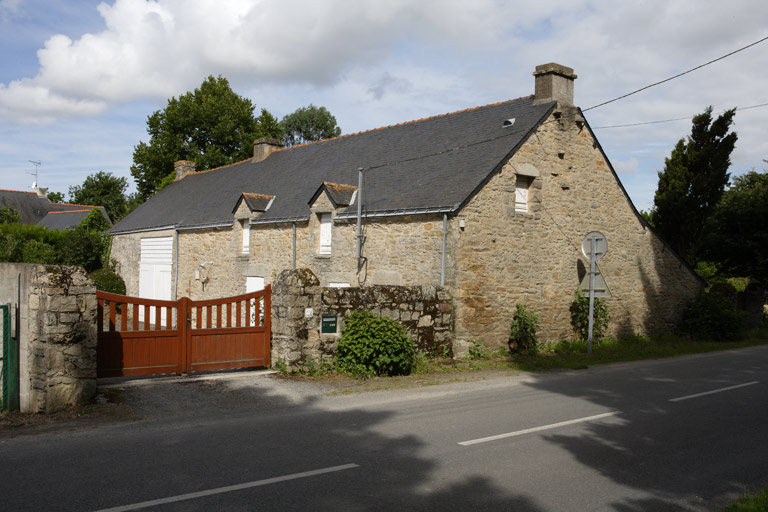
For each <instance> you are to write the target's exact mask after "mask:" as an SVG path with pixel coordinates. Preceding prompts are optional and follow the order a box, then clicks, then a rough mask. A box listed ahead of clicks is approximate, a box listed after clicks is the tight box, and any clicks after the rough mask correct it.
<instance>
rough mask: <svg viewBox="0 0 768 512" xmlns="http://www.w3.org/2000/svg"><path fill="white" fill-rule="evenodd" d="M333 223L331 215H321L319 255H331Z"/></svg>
mask: <svg viewBox="0 0 768 512" xmlns="http://www.w3.org/2000/svg"><path fill="white" fill-rule="evenodd" d="M332 221H333V219H332V216H331V214H330V213H321V214H320V249H319V250H318V254H326V255H327V254H331V236H332V231H331V227H332V226H333V222H332Z"/></svg>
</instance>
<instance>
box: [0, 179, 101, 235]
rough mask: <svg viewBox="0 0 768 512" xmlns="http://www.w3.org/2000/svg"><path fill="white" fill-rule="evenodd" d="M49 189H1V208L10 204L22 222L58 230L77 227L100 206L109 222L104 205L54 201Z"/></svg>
mask: <svg viewBox="0 0 768 512" xmlns="http://www.w3.org/2000/svg"><path fill="white" fill-rule="evenodd" d="M47 191H48V189H46V188H37V189H36V190H35V192H23V191H20V190H0V208H5V207H6V206H10V207H12V208H13V209H14V210H16V211H17V212H19V215H21V223H22V224H37V225H39V226H45V227H46V228H49V229H56V230H63V229H69V228H74V227H76V226H77V225H78V224H80V223H81V222H82V221H83V219H85V217H86V216H87V215H88V214H89V213H91V210H93V209H94V208H99V209H100V210H101V213H102V215H104V218H106V219H107V222H109V217H108V216H107V213H106V211H105V210H104V207H102V206H86V205H82V204H66V203H52V202H50V201H49V200H48V198H47V197H46V195H45V194H46V192H47ZM110 224H111V222H110Z"/></svg>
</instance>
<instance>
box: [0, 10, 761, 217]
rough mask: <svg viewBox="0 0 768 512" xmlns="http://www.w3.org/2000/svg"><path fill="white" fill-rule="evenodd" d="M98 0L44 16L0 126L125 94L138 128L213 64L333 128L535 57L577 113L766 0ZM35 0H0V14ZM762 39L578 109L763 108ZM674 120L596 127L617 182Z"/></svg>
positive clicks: (733, 29)
mask: <svg viewBox="0 0 768 512" xmlns="http://www.w3.org/2000/svg"><path fill="white" fill-rule="evenodd" d="M107 1H108V2H109V3H102V4H100V5H99V6H98V13H99V14H100V15H101V21H102V24H101V25H100V26H98V27H94V26H91V28H90V29H89V33H82V29H81V30H80V32H78V31H77V30H75V29H72V28H71V27H68V26H62V27H61V28H59V26H58V25H55V24H50V23H49V24H47V25H46V26H56V27H57V28H56V29H55V30H56V31H57V32H61V33H62V34H57V35H52V34H53V32H51V34H49V35H47V36H46V37H45V38H44V39H40V40H44V41H45V43H44V44H42V45H41V47H40V48H39V50H38V53H37V57H38V64H39V67H38V69H37V72H36V73H29V74H31V75H34V76H18V77H14V79H13V80H8V81H7V83H0V127H1V126H2V124H5V125H6V126H8V125H10V124H13V125H15V126H17V125H18V124H19V123H32V122H36V123H41V122H61V121H62V120H68V119H72V118H85V117H87V116H100V117H95V118H94V119H103V120H104V123H105V126H108V121H107V119H108V116H107V115H105V113H106V114H109V115H111V114H113V113H114V112H115V110H116V109H118V110H119V109H121V108H123V110H122V112H123V113H122V114H121V115H130V113H128V114H126V113H125V112H126V111H130V109H129V108H127V107H125V106H126V105H134V104H133V103H131V102H133V101H136V100H140V101H143V102H144V103H142V104H141V105H142V108H146V110H142V111H140V112H139V111H137V112H134V113H133V115H134V116H135V117H134V119H132V122H135V123H137V125H138V126H137V132H141V130H140V129H141V128H143V126H144V122H145V120H146V117H145V116H146V114H148V113H149V112H151V110H153V109H157V108H162V106H163V105H164V103H165V100H166V99H167V98H169V97H171V96H178V95H179V94H183V93H184V92H186V91H188V90H191V89H193V88H195V87H197V86H199V84H200V83H201V81H202V80H203V79H204V78H205V77H206V76H208V75H218V74H221V75H223V76H225V77H227V78H228V79H229V80H230V82H231V84H232V87H233V89H235V91H237V92H238V93H239V94H243V95H246V96H248V97H250V98H251V99H253V100H254V103H256V104H257V106H258V107H259V108H261V107H265V108H267V109H268V110H270V111H271V112H272V113H273V114H276V115H278V116H282V115H285V114H287V113H290V112H292V111H293V110H295V109H296V108H297V107H300V106H304V105H308V104H309V103H314V104H315V105H324V106H326V107H327V108H328V109H329V110H330V111H331V112H332V113H333V114H334V115H335V116H336V118H337V120H338V122H339V125H340V126H341V127H342V128H343V129H344V131H345V132H347V133H349V132H353V131H360V130H365V129H370V128H375V127H379V126H383V125H388V124H395V123H399V122H403V121H409V120H413V119H416V118H419V117H424V116H428V115H435V114H441V113H446V112H451V111H454V110H459V109H462V108H467V107H472V106H477V105H484V104H488V103H493V102H496V101H501V100H505V99H510V98H516V97H520V96H525V95H528V94H531V93H532V92H533V77H532V76H531V72H532V71H533V69H534V66H535V65H537V64H542V63H546V62H551V61H554V62H560V63H561V64H565V65H567V66H571V67H573V68H574V69H575V71H576V73H577V74H578V75H579V78H578V80H577V81H576V85H575V89H576V90H575V95H576V103H577V104H579V105H581V106H582V107H584V108H586V107H589V106H592V105H595V104H597V103H600V102H602V101H605V100H608V99H611V98H614V97H617V96H619V95H621V94H624V93H627V92H629V91H632V90H635V89H638V88H640V87H642V86H645V85H647V84H649V83H652V82H655V81H658V80H661V79H664V78H667V77H669V76H671V75H674V74H676V73H679V72H681V71H684V70H686V69H688V68H690V67H693V66H695V65H697V64H702V63H704V62H706V61H709V60H711V59H714V58H716V57H719V56H721V55H724V54H725V53H728V52H730V51H733V50H734V49H736V48H738V47H740V46H743V45H745V44H748V43H751V42H753V41H755V40H757V39H760V38H761V37H764V36H765V35H766V33H765V23H764V20H765V19H768V2H765V0H734V1H733V2H722V1H720V0H679V1H675V2H669V1H668V0H648V1H645V2H634V3H630V2H618V3H617V2H614V1H610V0H557V1H547V2H509V1H506V0H476V1H472V2H467V1H466V0H421V1H418V2H414V1H413V0H389V1H386V2H382V1H380V0H324V1H317V0H283V1H278V0H227V1H225V2H222V1H220V0H107ZM34 5H37V4H36V3H35V2H34V1H32V0H27V3H23V2H22V1H21V0H0V16H3V19H6V17H7V16H10V15H13V16H19V15H20V14H19V13H22V11H25V10H26V11H30V12H31V11H32V10H33V9H32V7H33V6H34ZM41 5H42V3H41ZM79 5H83V4H79ZM78 8H79V9H83V7H78ZM88 8H90V7H88ZM93 12H95V11H93ZM22 14H23V13H22ZM70 14H71V13H70ZM12 25H13V24H5V26H4V28H6V27H10V26H12ZM63 34H67V35H63ZM35 44H36V45H40V43H35ZM767 51H768V43H763V44H761V45H759V46H756V47H754V48H751V49H749V50H746V51H744V52H741V53H739V54H736V55H734V56H732V57H729V58H727V59H724V60H722V61H720V62H717V63H715V64H713V65H711V66H708V67H706V68H703V69H701V70H698V71H695V72H693V73H690V74H688V75H685V76H683V77H681V78H679V79H676V80H674V81H671V82H668V83H665V84H663V85H660V86H658V87H654V88H652V89H649V90H647V91H644V92H641V93H639V94H636V95H634V96H631V97H629V98H626V99H623V100H621V101H618V102H615V103H612V104H610V105H607V106H605V107H601V108H598V109H595V110H591V111H589V112H587V114H586V115H587V119H588V121H589V123H590V125H591V126H604V125H615V124H627V123H635V122H643V121H655V120H660V119H670V118H676V117H686V116H688V117H691V116H693V115H695V114H697V113H700V112H701V111H702V110H703V109H704V108H705V107H707V106H708V105H712V106H713V107H714V109H715V110H716V111H717V110H722V109H725V108H730V107H733V106H736V105H739V106H748V105H755V104H758V103H766V102H768V89H766V87H765V83H766V80H767V79H768V71H766V69H765V66H760V65H759V63H760V62H762V61H763V60H764V56H765V54H766V52H767ZM4 76H13V75H9V73H8V72H6V73H5V74H4ZM134 109H135V107H134ZM765 112H768V109H765V108H764V109H755V110H751V111H744V112H738V113H737V115H736V124H735V129H736V130H737V131H738V132H739V142H738V144H737V149H736V151H735V152H734V155H733V158H732V159H733V169H734V172H741V171H743V170H747V169H749V168H750V167H752V166H757V167H759V168H762V167H764V164H763V163H762V159H763V158H768V139H766V138H765V136H764V130H763V127H762V125H763V124H764V123H762V122H761V119H763V118H764V117H765ZM69 122H71V121H69ZM36 128H37V127H36V126H35V127H31V130H30V133H32V134H33V133H34V131H35V129H36ZM95 129H96V130H98V128H95ZM102 129H103V128H102ZM106 129H108V128H106ZM54 132H55V130H54ZM689 132H690V122H686V121H680V122H674V123H666V124H655V125H647V126H641V127H633V128H622V129H611V130H607V129H606V130H598V131H597V135H598V137H599V139H600V142H601V144H602V146H603V148H604V149H605V150H606V152H607V153H608V155H609V157H610V158H611V160H612V161H613V162H614V164H615V165H616V166H617V169H619V170H620V171H621V172H622V179H625V180H626V182H627V183H628V184H630V186H637V190H639V191H640V192H638V193H639V194H645V195H647V191H648V190H649V189H651V190H652V189H653V184H655V182H656V176H655V172H656V171H658V170H661V168H662V167H663V162H664V157H665V156H667V155H668V154H669V151H670V150H671V149H672V148H673V147H674V144H675V142H677V140H678V139H679V138H681V137H684V136H685V135H687V134H688V133H689ZM32 138H33V137H32ZM137 141H138V138H136V139H135V140H134V139H133V138H132V139H130V140H128V141H125V142H124V144H126V145H128V144H130V145H132V144H135V143H136V142H137ZM129 149H130V148H129ZM30 152H32V151H30ZM129 152H130V151H128V152H127V153H129ZM24 160H25V159H24ZM24 160H22V161H24ZM127 163H129V162H127ZM127 166H128V165H124V167H126V168H127ZM633 183H634V184H636V185H632V184H633ZM651 195H652V194H651ZM634 196H635V194H634V192H633V197H634ZM647 200H648V199H647V198H646V201H647ZM640 202H642V201H640Z"/></svg>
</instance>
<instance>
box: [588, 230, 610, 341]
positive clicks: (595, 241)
mask: <svg viewBox="0 0 768 512" xmlns="http://www.w3.org/2000/svg"><path fill="white" fill-rule="evenodd" d="M607 250H608V242H607V240H606V239H605V236H603V234H602V233H600V232H599V231H593V232H591V233H589V234H587V236H585V237H584V240H582V241H581V252H582V253H583V254H584V256H586V257H587V258H589V335H588V338H587V352H588V353H589V354H591V353H592V328H593V326H594V316H595V274H596V273H597V271H596V269H597V260H599V259H600V258H602V257H603V256H604V255H605V253H606V251H607Z"/></svg>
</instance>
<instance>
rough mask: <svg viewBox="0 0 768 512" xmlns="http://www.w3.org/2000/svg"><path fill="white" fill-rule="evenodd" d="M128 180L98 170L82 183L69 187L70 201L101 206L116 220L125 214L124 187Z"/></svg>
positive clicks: (126, 185)
mask: <svg viewBox="0 0 768 512" xmlns="http://www.w3.org/2000/svg"><path fill="white" fill-rule="evenodd" d="M127 187H128V180H126V179H125V178H123V177H122V176H121V177H118V176H113V175H112V174H111V173H108V172H104V171H99V172H97V173H95V174H91V175H90V176H88V177H87V178H85V181H83V184H82V185H80V186H78V185H75V186H72V187H69V197H70V198H71V199H70V203H73V204H87V205H92V206H103V207H104V209H105V210H106V211H107V215H109V218H110V219H112V221H113V222H116V221H118V220H120V219H122V218H123V217H124V216H125V214H126V201H125V195H124V194H125V189H126V188H127Z"/></svg>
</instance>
